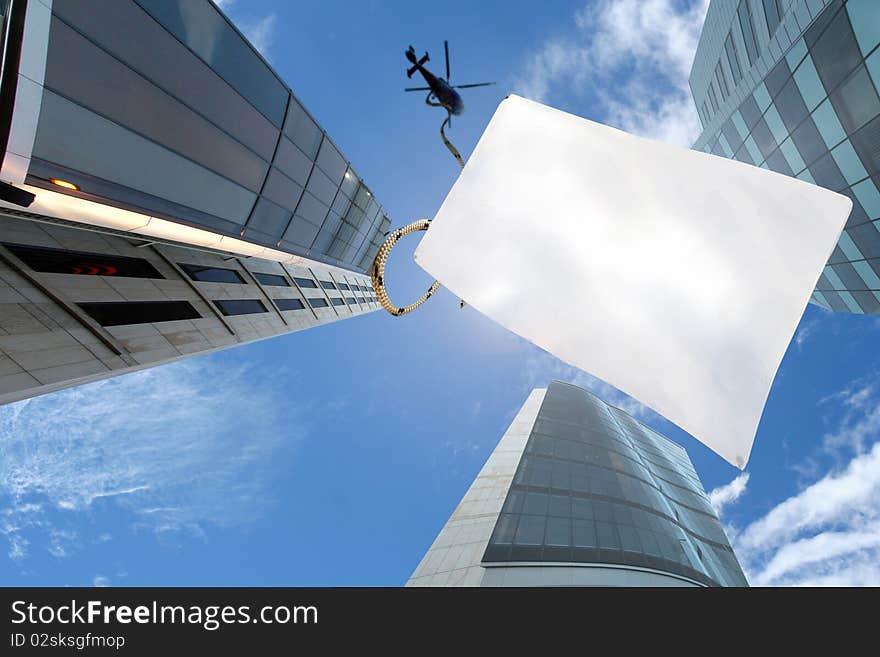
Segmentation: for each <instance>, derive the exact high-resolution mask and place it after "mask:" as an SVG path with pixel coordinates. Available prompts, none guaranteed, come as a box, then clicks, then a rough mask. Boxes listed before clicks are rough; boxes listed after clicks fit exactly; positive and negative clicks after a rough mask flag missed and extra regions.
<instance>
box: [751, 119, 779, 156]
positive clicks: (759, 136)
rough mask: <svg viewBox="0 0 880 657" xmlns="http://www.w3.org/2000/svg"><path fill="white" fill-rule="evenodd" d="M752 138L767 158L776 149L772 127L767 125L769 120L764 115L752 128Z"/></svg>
mask: <svg viewBox="0 0 880 657" xmlns="http://www.w3.org/2000/svg"><path fill="white" fill-rule="evenodd" d="M752 138H753V139H754V140H755V143H756V144H757V145H758V148H759V149H760V151H761V154H762V155H763V156H764V157H765V158H766V157H767V156H768V155H770V153H772V152H773V151H774V150H776V145H777V144H776V140H775V139H773V135H772V134H771V133H770V128H768V127H767V122H766V121H765V120H764V118H763V117H761V118H760V119H758V122H757V123H756V124H755V125H754V127H753V128H752Z"/></svg>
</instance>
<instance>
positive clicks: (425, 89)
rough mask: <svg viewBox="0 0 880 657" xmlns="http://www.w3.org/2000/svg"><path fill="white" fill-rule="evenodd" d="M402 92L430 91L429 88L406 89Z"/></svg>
mask: <svg viewBox="0 0 880 657" xmlns="http://www.w3.org/2000/svg"><path fill="white" fill-rule="evenodd" d="M404 91H431V87H407V88H406V89H404Z"/></svg>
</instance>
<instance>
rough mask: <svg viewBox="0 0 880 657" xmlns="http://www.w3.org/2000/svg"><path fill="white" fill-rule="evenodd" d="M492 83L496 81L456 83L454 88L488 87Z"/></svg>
mask: <svg viewBox="0 0 880 657" xmlns="http://www.w3.org/2000/svg"><path fill="white" fill-rule="evenodd" d="M493 84H496V83H495V82H477V83H476V84H456V85H454V86H455V88H456V89H470V88H471V87H488V86H490V85H493Z"/></svg>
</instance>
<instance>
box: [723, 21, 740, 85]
mask: <svg viewBox="0 0 880 657" xmlns="http://www.w3.org/2000/svg"><path fill="white" fill-rule="evenodd" d="M724 50H725V52H726V53H727V63H728V64H729V65H730V74H731V75H732V76H733V86H736V85H737V84H739V81H740V80H742V68H741V67H740V65H739V54H738V53H737V52H736V44H735V43H734V41H733V32H730V33H728V35H727V39H726V40H725V41H724Z"/></svg>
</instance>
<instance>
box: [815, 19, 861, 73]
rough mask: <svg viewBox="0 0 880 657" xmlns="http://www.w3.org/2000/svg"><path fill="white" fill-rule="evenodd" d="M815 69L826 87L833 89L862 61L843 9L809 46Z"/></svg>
mask: <svg viewBox="0 0 880 657" xmlns="http://www.w3.org/2000/svg"><path fill="white" fill-rule="evenodd" d="M810 54H811V55H812V57H813V62H814V63H815V64H816V71H817V72H818V74H819V77H820V78H821V79H822V83H823V84H824V85H825V88H826V89H834V88H835V87H836V86H837V85H838V84H840V83H841V82H842V81H843V79H844V78H845V77H846V76H847V75H848V74H849V72H850V71H852V70H853V69H854V68H855V67H856V66H858V65H859V63H860V62H861V61H862V54H861V52H860V51H859V47H858V44H857V43H856V39H855V35H854V34H853V31H852V28H851V27H850V24H849V17H848V16H847V13H846V12H845V11H838V12H837V14H836V16H835V17H834V18H833V19H832V20H831V22H830V23H829V24H828V27H827V28H826V30H825V31H824V32H823V33H822V35H821V36H820V37H819V38H818V39H817V40H816V43H815V44H813V46H812V47H811V48H810Z"/></svg>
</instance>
